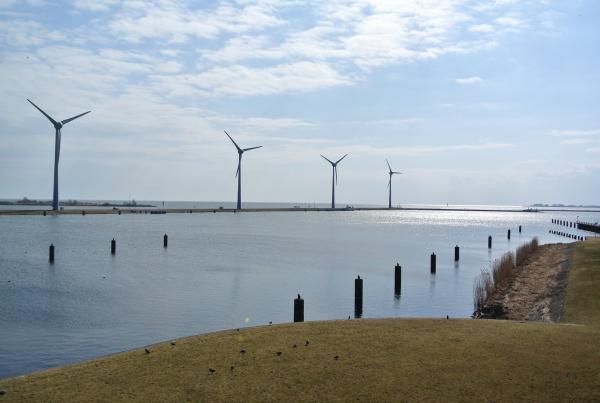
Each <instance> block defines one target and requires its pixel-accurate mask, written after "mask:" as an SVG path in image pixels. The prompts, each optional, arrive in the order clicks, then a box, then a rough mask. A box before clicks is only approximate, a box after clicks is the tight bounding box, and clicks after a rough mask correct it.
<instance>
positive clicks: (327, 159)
mask: <svg viewBox="0 0 600 403" xmlns="http://www.w3.org/2000/svg"><path fill="white" fill-rule="evenodd" d="M319 155H320V156H321V157H323V154H319ZM323 158H325V160H326V161H327V162H329V163H330V164H331V165H335V164H334V163H333V162H332V161H331V160H330V159H329V158H327V157H323Z"/></svg>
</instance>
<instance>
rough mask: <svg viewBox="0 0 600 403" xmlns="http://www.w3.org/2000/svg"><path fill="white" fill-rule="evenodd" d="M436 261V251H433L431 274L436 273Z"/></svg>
mask: <svg viewBox="0 0 600 403" xmlns="http://www.w3.org/2000/svg"><path fill="white" fill-rule="evenodd" d="M435 263H436V262H435V253H432V254H431V274H435V268H436V267H435V266H436V264H435Z"/></svg>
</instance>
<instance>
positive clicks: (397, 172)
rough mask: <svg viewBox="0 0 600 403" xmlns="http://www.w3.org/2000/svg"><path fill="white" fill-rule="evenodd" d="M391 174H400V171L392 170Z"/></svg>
mask: <svg viewBox="0 0 600 403" xmlns="http://www.w3.org/2000/svg"><path fill="white" fill-rule="evenodd" d="M392 174H400V175H402V172H400V171H396V172H392Z"/></svg>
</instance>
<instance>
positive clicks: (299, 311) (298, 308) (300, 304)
mask: <svg viewBox="0 0 600 403" xmlns="http://www.w3.org/2000/svg"><path fill="white" fill-rule="evenodd" d="M294 322H304V300H303V299H302V298H301V297H300V294H298V298H296V299H295V300H294Z"/></svg>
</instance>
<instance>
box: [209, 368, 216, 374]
mask: <svg viewBox="0 0 600 403" xmlns="http://www.w3.org/2000/svg"><path fill="white" fill-rule="evenodd" d="M215 371H216V369H212V368H209V369H208V372H210V373H211V374H214V373H215Z"/></svg>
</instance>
